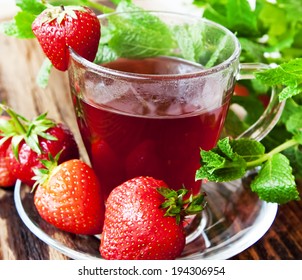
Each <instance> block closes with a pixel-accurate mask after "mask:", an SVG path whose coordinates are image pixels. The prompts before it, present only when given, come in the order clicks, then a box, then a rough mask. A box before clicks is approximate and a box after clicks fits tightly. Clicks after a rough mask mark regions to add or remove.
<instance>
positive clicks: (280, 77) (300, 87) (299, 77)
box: [256, 58, 302, 100]
mask: <svg viewBox="0 0 302 280" xmlns="http://www.w3.org/2000/svg"><path fill="white" fill-rule="evenodd" d="M256 78H257V79H259V80H260V81H262V82H264V83H265V84H267V85H269V86H277V85H283V86H286V87H285V89H283V91H282V92H281V93H280V96H279V98H280V100H285V99H288V98H290V97H292V96H295V95H297V94H299V93H301V92H302V58H296V59H293V60H291V61H289V62H286V63H282V64H281V65H279V66H278V67H276V68H273V69H268V70H264V71H261V72H257V73H256Z"/></svg>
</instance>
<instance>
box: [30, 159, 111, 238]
mask: <svg viewBox="0 0 302 280" xmlns="http://www.w3.org/2000/svg"><path fill="white" fill-rule="evenodd" d="M43 164H44V165H45V166H46V167H47V169H40V170H37V169H36V170H35V173H36V177H35V179H36V180H37V186H35V194H34V204H35V206H36V208H37V210H38V212H39V214H40V216H41V217H42V218H43V219H44V220H45V221H47V222H49V223H50V224H52V225H54V226H55V227H57V228H59V229H61V230H64V231H68V232H72V233H75V234H99V233H101V231H102V228H103V222H104V212H105V210H104V207H105V206H104V199H103V196H102V192H101V186H100V184H99V181H98V179H97V177H96V175H95V173H94V171H93V169H92V168H91V167H90V166H88V165H87V164H86V163H84V162H83V161H81V160H78V159H73V160H69V161H65V162H64V163H62V164H60V165H57V164H56V160H55V159H52V160H51V161H46V160H45V161H44V160H43Z"/></svg>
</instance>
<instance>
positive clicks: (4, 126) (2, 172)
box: [0, 115, 16, 187]
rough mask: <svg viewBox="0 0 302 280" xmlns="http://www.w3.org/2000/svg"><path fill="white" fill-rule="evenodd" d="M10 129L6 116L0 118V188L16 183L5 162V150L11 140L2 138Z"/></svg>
mask: <svg viewBox="0 0 302 280" xmlns="http://www.w3.org/2000/svg"><path fill="white" fill-rule="evenodd" d="M12 129H13V126H12V124H11V119H10V118H9V117H8V116H4V115H3V116H0V187H12V186H14V184H15V183H16V178H15V176H14V175H13V174H12V172H11V170H10V168H9V165H8V162H7V150H8V148H9V146H10V144H11V139H6V138H4V136H3V135H5V133H6V134H8V133H10V132H11V131H12Z"/></svg>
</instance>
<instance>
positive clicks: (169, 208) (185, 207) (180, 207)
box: [156, 187, 206, 224]
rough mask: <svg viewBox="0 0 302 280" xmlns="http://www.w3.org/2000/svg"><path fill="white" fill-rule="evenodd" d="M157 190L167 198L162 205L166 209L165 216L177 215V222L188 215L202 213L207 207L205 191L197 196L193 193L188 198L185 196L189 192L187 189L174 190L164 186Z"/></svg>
mask: <svg viewBox="0 0 302 280" xmlns="http://www.w3.org/2000/svg"><path fill="white" fill-rule="evenodd" d="M156 190H157V192H158V193H160V194H161V195H162V196H163V197H164V198H165V199H166V200H165V202H163V203H162V204H161V205H160V207H161V208H162V209H166V212H165V215H164V216H165V217H175V218H176V223H177V224H179V223H180V221H182V220H183V218H184V217H185V216H186V215H194V214H197V213H200V212H201V211H203V210H204V208H205V205H206V203H205V199H204V198H205V194H203V193H200V194H198V195H196V196H193V195H191V196H190V197H189V198H188V199H185V198H184V197H185V195H186V194H187V193H188V190H187V189H179V190H173V189H169V188H165V187H162V188H157V189H156Z"/></svg>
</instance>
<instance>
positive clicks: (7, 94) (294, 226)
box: [0, 34, 302, 260]
mask: <svg viewBox="0 0 302 280" xmlns="http://www.w3.org/2000/svg"><path fill="white" fill-rule="evenodd" d="M43 59H44V55H43V54H42V52H41V50H40V48H39V46H38V44H37V42H36V41H35V40H18V39H15V38H9V37H6V36H4V35H2V34H0V101H1V102H5V103H7V104H8V105H9V106H11V107H12V108H14V110H16V111H17V112H18V113H20V114H22V115H24V116H25V117H28V118H32V117H35V116H37V115H38V114H40V113H44V112H46V111H47V112H48V116H49V117H51V118H53V119H55V120H56V121H62V122H64V123H66V124H67V125H68V126H69V127H70V128H71V130H72V131H73V133H74V134H75V137H76V140H77V142H78V143H79V146H80V151H81V155H82V157H83V158H84V159H87V156H86V153H85V150H84V147H83V144H82V141H81V138H80V135H79V131H78V128H77V125H76V121H75V117H74V112H73V109H72V105H71V100H70V95H69V86H68V79H67V73H62V72H59V71H56V70H53V72H52V75H51V79H50V83H49V87H48V88H47V89H45V90H43V89H41V88H39V87H38V86H37V85H36V83H35V78H36V75H37V72H38V69H39V67H40V65H41V63H42V61H43ZM299 189H300V192H302V185H301V184H300V186H299ZM301 221H302V200H301V201H298V202H291V203H288V204H287V205H283V206H280V207H279V209H278V213H277V217H276V219H275V221H274V223H273V225H272V226H271V228H270V229H269V231H268V232H267V233H266V234H265V235H264V236H263V237H262V238H261V239H260V240H259V241H258V242H256V244H254V245H253V246H251V247H250V248H248V249H247V250H245V251H244V252H242V253H240V254H238V255H237V256H235V257H233V258H232V259H238V260H243V259H255V260H258V259H263V260H266V259H302V222H301ZM0 259H5V260H21V259H31V260H33V259H34V260H37V259H56V260H62V259H68V258H67V257H66V256H64V255H62V254H61V253H59V252H58V251H56V250H54V249H52V248H50V247H49V246H47V245H46V244H45V243H43V242H42V241H40V240H39V239H38V238H37V237H36V236H35V235H33V234H32V233H31V232H30V231H29V230H28V229H27V228H26V227H25V225H24V224H23V222H22V221H21V219H20V218H19V216H18V213H17V211H16V208H15V205H14V199H13V188H10V189H7V188H0Z"/></svg>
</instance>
